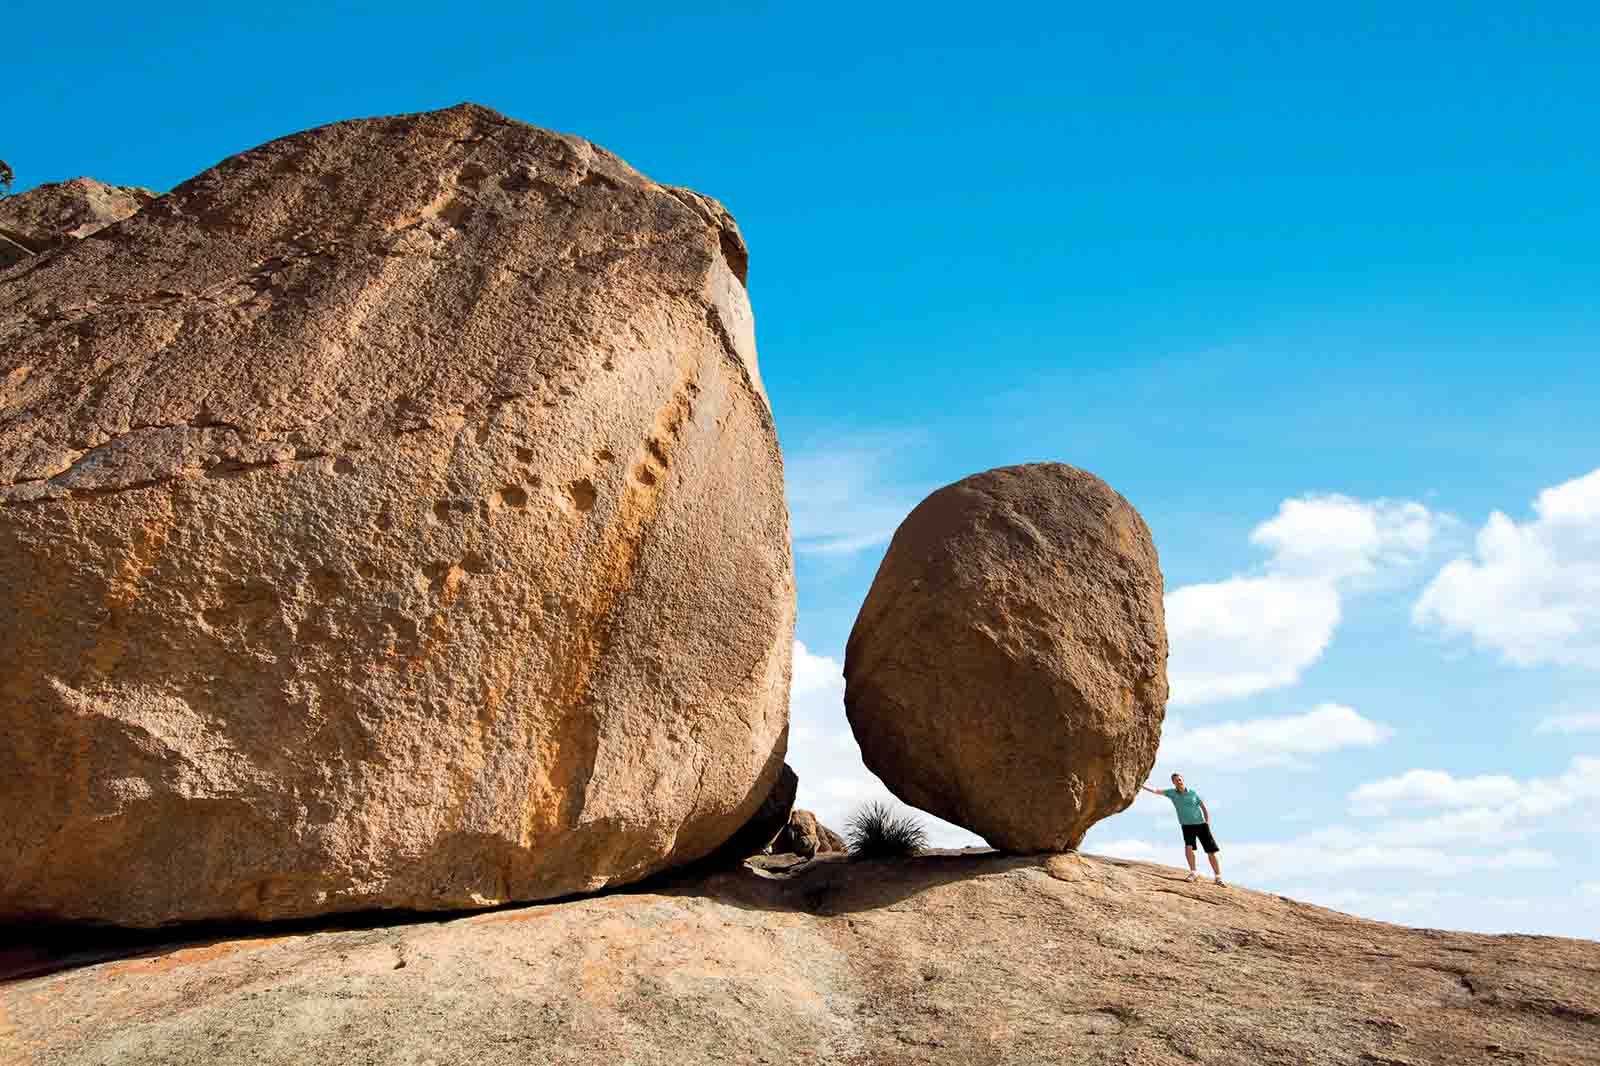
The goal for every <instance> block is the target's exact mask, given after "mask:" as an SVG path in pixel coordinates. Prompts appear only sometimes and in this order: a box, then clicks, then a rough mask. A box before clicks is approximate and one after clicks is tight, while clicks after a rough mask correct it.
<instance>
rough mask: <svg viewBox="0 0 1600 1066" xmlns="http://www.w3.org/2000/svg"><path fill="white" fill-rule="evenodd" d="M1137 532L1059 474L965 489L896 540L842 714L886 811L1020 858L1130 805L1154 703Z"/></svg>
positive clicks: (1148, 606)
mask: <svg viewBox="0 0 1600 1066" xmlns="http://www.w3.org/2000/svg"><path fill="white" fill-rule="evenodd" d="M1166 661H1167V637H1166V627H1165V620H1164V614H1163V606H1162V580H1161V568H1160V565H1159V562H1158V560H1157V557H1156V550H1155V546H1154V544H1153V543H1152V542H1151V539H1150V531H1149V529H1148V528H1147V527H1146V526H1145V524H1144V520H1143V519H1141V518H1140V517H1139V514H1138V512H1136V511H1135V510H1134V509H1133V507H1132V506H1131V505H1129V503H1128V502H1127V501H1126V500H1125V499H1123V498H1122V497H1121V496H1120V495H1118V494H1117V493H1116V492H1114V491H1113V490H1112V489H1111V488H1110V486H1108V485H1106V483H1105V482H1103V481H1101V480H1100V479H1099V478H1097V477H1095V476H1094V475H1092V474H1089V473H1086V472H1085V471H1082V470H1078V469H1076V468H1074V467H1070V466H1065V465H1063V464H1060V463H1037V464H1033V465H1029V466H1010V467H1002V468H1000V469H997V470H991V471H988V472H986V473H982V474H976V475H973V476H972V477H969V478H966V479H964V480H962V481H959V482H957V483H955V484H954V485H950V486H947V487H945V488H943V489H940V490H939V491H938V492H935V493H934V494H933V495H932V496H930V497H928V498H927V499H926V500H924V501H923V502H922V503H921V504H919V505H918V506H917V508H916V509H915V510H914V511H912V512H911V514H910V515H909V516H908V517H907V518H906V520H905V521H904V522H903V523H901V525H900V528H899V529H898V530H897V531H896V532H895V535H894V539H893V541H891V543H890V545H889V550H888V553H887V554H886V555H885V556H884V559H883V562H882V564H881V565H880V566H879V568H878V573H877V576H876V577H875V578H874V579H873V583H872V588H871V591H869V592H868V594H867V599H866V602H865V603H864V604H863V605H862V607H861V612H860V614H859V615H858V616H857V618H856V623H855V627H854V629H853V630H852V631H851V634H850V641H849V645H848V646H847V648H846V651H845V665H844V673H845V686H846V687H845V708H846V711H847V713H848V715H849V719H850V727H851V729H852V730H853V731H854V733H855V737H856V741H857V743H858V744H859V745H860V747H861V753H862V757H863V759H864V760H865V761H866V764H867V766H868V768H870V769H871V770H872V771H873V773H875V774H877V775H878V777H880V778H881V779H882V780H883V782H884V784H885V785H887V786H888V787H889V789H890V791H892V792H893V793H894V794H895V795H896V796H898V797H899V798H900V799H902V800H904V801H905V802H906V803H908V804H910V805H912V806H914V807H918V808H921V809H922V810H925V811H927V812H929V813H930V814H933V815H936V816H937V817H940V818H943V819H945V820H946V821H949V822H954V823H956V824H957V825H961V826H964V827H966V828H967V829H970V830H972V831H973V832H975V833H977V834H978V835H980V836H982V837H983V838H984V839H985V840H987V841H988V842H989V843H990V844H992V845H994V846H995V847H997V848H1000V849H1003V850H1006V851H1012V852H1020V853H1028V852H1040V851H1065V850H1068V849H1071V848H1074V847H1076V846H1077V845H1078V843H1079V842H1080V841H1081V840H1082V839H1083V836H1084V833H1085V832H1087V830H1088V829H1089V827H1090V826H1091V825H1093V824H1094V823H1095V822H1096V821H1098V820H1100V819H1101V818H1104V817H1106V816H1107V815H1110V814H1114V813H1116V812H1117V811H1120V810H1123V809H1124V808H1126V807H1127V806H1128V805H1129V804H1130V803H1132V802H1133V799H1134V797H1135V796H1136V795H1137V794H1138V788H1139V785H1140V784H1141V783H1142V782H1143V781H1144V779H1145V777H1146V775H1147V774H1148V773H1149V772H1150V768H1151V766H1152V765H1153V764H1154V761H1155V754H1156V747H1157V745H1158V743H1159V741H1160V735H1161V721H1162V717H1163V715H1164V711H1165V705H1166V698H1167V678H1166Z"/></svg>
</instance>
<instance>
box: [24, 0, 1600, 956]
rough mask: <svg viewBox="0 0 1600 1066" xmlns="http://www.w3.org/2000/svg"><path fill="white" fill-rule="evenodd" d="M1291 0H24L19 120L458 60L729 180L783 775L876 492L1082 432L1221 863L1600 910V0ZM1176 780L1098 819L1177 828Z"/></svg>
mask: <svg viewBox="0 0 1600 1066" xmlns="http://www.w3.org/2000/svg"><path fill="white" fill-rule="evenodd" d="M1298 6H1303V5H1255V4H1239V5H1232V6H1231V7H1230V9H1229V10H1228V11H1226V12H1215V11H1202V10H1197V9H1195V8H1194V6H1193V5H1162V4H1155V5H1145V6H1141V7H1138V8H1126V7H1124V8H1120V9H1119V8H1116V7H1109V8H1104V9H1103V10H1082V9H1080V10H1074V9H1070V8H1068V9H1063V8H1062V7H1060V6H1059V5H1037V6H1030V5H1012V6H1009V7H1006V8H1004V9H995V10H994V11H993V12H992V13H985V14H983V15H982V17H975V9H973V8H972V7H971V6H970V5H962V6H954V5H942V4H921V5H916V6H910V5H880V6H877V7H875V8H874V7H871V6H868V5H855V6H851V7H838V8H826V7H817V6H813V7H810V8H807V9H806V10H805V11H804V12H803V13H796V12H797V11H798V9H796V8H793V7H779V6H776V5H771V6H765V5H744V6H742V7H741V8H740V9H738V10H731V9H730V10H727V11H717V10H715V9H709V8H708V9H705V10H704V13H702V14H699V15H689V16H678V15H666V14H662V13H660V12H659V11H656V10H653V9H651V8H649V7H645V6H638V7H636V6H634V5H626V4H609V5H608V4H592V5H587V6H584V7H582V8H579V7H576V6H574V7H563V8H561V9H556V8H550V9H548V10H541V9H540V8H539V7H538V6H536V5H503V6H502V5H491V4H473V3H457V4H454V5H450V6H449V7H448V8H440V7H439V6H438V5H419V4H410V3H391V4H388V5H384V6H382V7H381V8H380V7H374V8H371V9H368V10H367V11H364V12H362V11H356V10H354V9H350V8H341V9H340V10H339V11H337V12H330V11H327V10H324V9H323V7H322V5H315V6H313V5H299V4H292V3H291V4H283V5H279V6H277V7H275V8H274V9H272V10H270V11H267V10H262V11H260V12H259V13H254V14H252V13H243V12H239V11H236V10H232V9H228V8H224V7H218V6H216V5H200V6H195V7H193V8H192V9H191V8H188V7H187V6H186V5H182V4H169V5H166V6H164V7H160V8H157V9H141V10H135V9H131V8H127V7H126V6H114V5H103V6H102V10H101V11H99V12H97V13H95V14H94V15H93V17H92V18H89V19H83V18H78V19H71V20H68V19H62V18H61V17H60V16H59V12H58V11H57V10H56V9H55V8H52V7H46V6H45V5H43V4H36V3H24V4H23V6H22V8H21V9H20V12H15V13H13V14H12V15H11V16H10V17H9V18H8V33H9V39H8V44H7V56H8V59H7V64H8V66H7V88H6V104H5V109H4V113H5V117H6V121H5V123H4V126H3V128H0V157H4V158H5V159H7V160H8V161H9V162H10V163H11V164H12V166H13V167H14V168H15V169H16V172H17V177H18V186H17V187H18V188H19V189H22V188H26V187H28V186H31V185H33V184H36V183H39V182H43V181H55V180H61V179H64V178H69V177H74V176H77V175H79V174H89V175H92V176H94V177H98V178H100V179H102V180H106V181H112V182H117V183H127V184H142V185H147V186H151V187H154V188H156V189H166V188H169V187H170V186H172V185H173V184H176V183H177V182H179V181H181V180H183V179H184V178H187V177H188V176H190V175H192V174H194V173H195V172H197V171H199V170H201V169H203V168H205V167H207V166H209V165H211V164H212V163H215V162H216V161H218V160H219V159H221V158H224V157H225V156H227V155H230V154H232V153H234V152H237V151H240V150H243V149H245V148H248V147H251V146H253V145H255V144H257V143H260V142H261V141H264V140H268V139H270V138H272V137H276V136H279V135H282V134H286V133H290V132H293V131H296V130H299V129H303V128H306V127H308V126H313V125H317V124H320V123H323V122H328V121H333V120H337V119H341V118H348V117H354V116H360V115H372V114H385V113H394V112H402V111H413V110H421V109H426V108H432V107H440V106H447V105H450V104H454V103H457V102H460V101H462V100H473V101H477V102H479V103H483V104H487V105H489V106H492V107H495V108H497V109H499V110H501V111H503V112H505V113H507V114H508V115H511V116H513V117H515V118H519V119H523V120H526V121H529V122H533V123H536V124H538V125H543V126H547V127H550V128H554V129H559V130H563V131H567V132H572V133H577V134H580V135H582V136H585V137H588V138H590V139H591V140H594V141H596V142H597V143H600V144H602V145H604V146H606V147H607V148H609V149H611V150H613V151H615V152H617V153H618V154H619V155H621V156H622V157H623V158H625V159H627V160H629V161H630V162H631V163H633V164H634V165H635V166H637V167H639V168H640V169H641V170H643V171H645V172H646V173H648V174H650V175H651V176H652V177H654V178H656V179H657V180H660V181H664V182H672V183H679V184H687V185H690V186H693V187H695V188H697V189H699V190H701V191H703V192H705V193H707V194H709V195H712V196H716V197H718V198H719V199H721V200H723V201H724V202H725V203H726V204H727V205H728V207H729V208H730V209H731V210H732V211H733V212H734V214H735V216H736V217H737V218H738V220H739V223H740V225H741V226H742V228H743V229H744V231H745V234H746V236H747V238H748V239H749V242H750V245H751V248H752V259H751V275H750V284H751V297H752V300H753V302H754V305H755V308H756V314H757V321H758V340H759V344H760V349H761V360H762V365H763V374H764V376H765V379H766V383H767V386H768V389H769V391H770V394H771V396H772V400H773V403H774V406H775V408H776V411H777V416H778V422H779V428H780V432H781V434H782V440H783V445H784V449H785V455H786V457H787V464H788V472H789V479H790V495H791V505H792V510H793V515H794V523H795V533H796V545H797V562H798V569H799V579H800V582H799V588H800V592H799V596H800V613H799V626H798V634H797V635H798V637H799V639H800V641H801V642H802V644H803V647H804V654H803V655H802V656H801V657H800V666H801V669H800V670H799V671H798V672H797V677H799V679H800V680H799V682H798V683H797V689H796V694H795V700H794V715H795V724H796V740H795V744H794V753H793V759H792V761H794V762H795V763H796V765H797V768H798V769H799V770H800V772H801V774H802V786H801V788H802V802H803V803H808V804H810V805H812V806H814V807H816V808H817V809H818V810H819V811H821V812H822V813H823V814H824V815H825V817H828V818H830V819H834V820H837V819H838V818H839V817H840V816H841V815H842V814H843V813H844V812H845V811H846V810H847V809H848V807H849V806H850V805H851V804H853V803H854V802H856V801H857V800H859V799H860V798H862V797H864V796H866V795H869V794H870V793H871V792H872V789H873V788H874V781H873V780H872V779H871V778H870V776H869V775H867V774H866V772H865V771H864V770H863V769H862V768H861V767H860V765H859V759H858V757H857V753H856V752H855V750H854V748H853V745H852V744H851V742H850V740H849V737H848V730H847V727H846V725H845V723H844V718H843V714H842V711H841V710H840V708H839V706H838V693H837V681H836V673H835V672H836V670H837V661H838V660H839V659H840V658H841V657H842V653H843V647H844V642H845V639H846V637H847V635H848V633H849V629H850V625H851V623H852V621H853V620H854V615H855V610H856V608H857V606H858V605H859V604H860V602H861V599H862V597H863V596H864V595H865V592H866V589H867V587H868V585H869V584H870V581H871V578H872V574H873V572H874V569H875V567H876V565H877V562H878V560H879V558H880V557H881V554H882V550H883V546H884V543H885V541H886V539H887V536H888V534H889V533H890V532H892V530H893V528H894V526H895V524H896V523H897V522H898V521H899V519H900V518H901V517H903V515H904V514H905V512H906V511H907V510H908V509H909V508H910V507H911V506H912V505H914V504H915V503H916V502H917V501H918V500H919V499H920V498H921V497H922V496H923V495H925V494H926V493H927V492H928V491H930V490H932V489H933V488H936V487H938V486H939V485H942V484H945V483H947V482H949V481H952V480H955V479H957V478H959V477H961V476H964V475H966V474H968V473H972V472H974V471H977V470H981V469H985V468H988V467H991V466H996V465H1001V464H1004V463H1012V462H1022V461H1030V460H1040V459H1053V460H1061V461H1065V462H1069V463H1073V464H1075V465H1078V466H1082V467H1084V468H1086V469H1089V470H1092V471H1094V472H1095V473H1097V474H1099V475H1101V476H1102V477H1104V478H1105V479H1106V480H1107V481H1109V482H1110V483H1111V484H1112V485H1113V486H1114V487H1116V488H1117V489H1118V490H1120V491H1121V492H1122V493H1123V494H1124V495H1125V496H1127V497H1128V499H1129V500H1130V501H1131V502H1132V503H1133V504H1134V505H1135V506H1136V507H1138V508H1139V509H1140V511H1141V512H1142V513H1143V514H1144V516H1145V518H1146V519H1147V521H1148V522H1149V523H1150V525H1151V528H1152V530H1153V531H1154V534H1155V538H1156V543H1157V546H1158V548H1159V550H1160V552H1161V558H1162V565H1163V569H1164V571H1165V574H1166V579H1167V586H1168V591H1169V594H1170V595H1171V597H1172V599H1170V600H1169V621H1170V622H1171V624H1172V630H1173V655H1174V659H1173V673H1174V700H1173V705H1172V707H1171V709H1170V714H1171V718H1172V721H1173V722H1174V723H1175V724H1174V725H1173V726H1172V727H1171V728H1169V730H1168V734H1167V737H1166V743H1165V746H1164V748H1163V755H1162V758H1163V765H1165V764H1166V763H1171V764H1173V765H1177V766H1181V767H1182V768H1183V769H1184V770H1185V772H1186V774H1187V775H1188V778H1189V780H1190V782H1191V783H1192V784H1194V785H1195V786H1196V787H1197V788H1199V789H1200V791H1201V792H1202V793H1203V794H1204V795H1205V796H1206V797H1207V799H1208V801H1209V803H1210V805H1211V807H1212V809H1213V811H1214V813H1215V815H1216V818H1217V830H1218V836H1219V837H1220V838H1221V839H1222V842H1223V844H1224V845H1225V853H1224V855H1225V859H1226V861H1227V863H1228V869H1229V871H1230V873H1232V874H1233V875H1234V876H1235V877H1236V879H1237V880H1238V881H1239V882H1240V883H1243V884H1248V885H1253V886H1258V887H1264V888H1269V889H1272V890H1276V891H1281V892H1284V893H1286V894H1290V895H1294V896H1298V897H1301V898H1308V899H1312V900H1316V901H1319V902H1326V903H1329V904H1332V905H1335V906H1339V907H1342V908H1344V909H1347V910H1351V911H1354V912H1356V913H1360V914H1367V915H1372V916H1376V917H1384V918H1391V919H1394V920H1399V921H1405V922H1408V923H1411V924H1430V925H1443V926H1452V927H1461V928H1473V929H1483V930H1490V931H1498V930H1513V929H1514V930H1528V931H1541V932H1555V933H1564V934H1572V935H1584V936H1591V937H1594V936H1600V861H1597V860H1596V859H1595V858H1594V856H1595V855H1596V854H1600V833H1597V827H1600V819H1597V818H1596V816H1595V810H1596V806H1597V803H1600V762H1592V763H1591V762H1585V761H1583V760H1585V759H1595V760H1600V683H1597V682H1600V614H1597V610H1600V608H1597V607H1596V604H1600V477H1595V478H1592V479H1590V480H1587V481H1586V480H1582V479H1584V478H1585V476H1586V475H1590V474H1591V472H1593V471H1596V470H1597V469H1600V429H1597V425H1600V415H1597V412H1600V373H1597V372H1596V370H1595V362H1596V357H1597V355H1600V300H1597V299H1596V285H1597V282H1600V200H1597V198H1596V197H1595V196H1594V190H1595V188H1596V187H1597V179H1600V159H1597V149H1596V143H1597V142H1596V140H1595V138H1594V137H1592V136H1591V135H1590V131H1591V130H1592V127H1593V117H1594V114H1595V111H1596V107H1597V105H1600V74H1597V73H1596V70H1597V67H1596V64H1595V63H1594V56H1595V55H1597V54H1600V14H1597V13H1596V12H1595V9H1594V8H1593V7H1592V5H1579V4H1571V5H1565V4H1559V3H1550V4H1541V5H1537V7H1538V12H1537V13H1528V12H1525V11H1516V10H1509V9H1508V5H1500V4H1495V5H1490V4H1474V3H1451V4H1438V5H1431V4H1409V5H1404V11H1403V12H1398V13H1397V11H1396V10H1395V9H1394V5H1375V4H1374V5H1365V4H1346V5H1339V6H1338V8H1337V9H1329V13H1326V14H1317V13H1307V12H1304V11H1300V10H1296V7H1298ZM1559 486H1566V488H1560V489H1558V487H1559ZM1547 490H1555V491H1552V492H1550V493H1549V494H1548V495H1546V496H1543V497H1541V495H1540V494H1541V493H1545V492H1547ZM1541 502H1542V506H1543V510H1542V511H1541V510H1539V509H1537V505H1539V504H1541ZM1494 515H1500V516H1501V517H1499V518H1494V517H1492V516H1494ZM841 731H843V732H841ZM1154 803H1155V806H1154V807H1153V808H1147V807H1146V805H1145V804H1143V803H1141V804H1140V805H1137V806H1136V807H1135V808H1133V809H1132V810H1130V811H1129V812H1126V813H1124V814H1123V815H1120V816H1118V817H1116V818H1113V819H1110V820H1108V821H1107V822H1105V823H1102V824H1101V825H1100V826H1097V827H1096V828H1095V830H1094V831H1093V832H1092V833H1091V836H1090V840H1089V843H1088V847H1089V848H1090V849H1091V850H1093V849H1095V848H1097V847H1098V848H1100V849H1101V850H1105V851H1115V852H1119V853H1122V854H1128V855H1132V856H1135V857H1151V858H1155V859H1158V860H1160V861H1166V862H1178V861H1181V853H1180V851H1179V848H1178V846H1177V833H1176V829H1175V826H1174V824H1173V819H1172V816H1171V813H1170V811H1168V810H1166V809H1165V808H1164V807H1163V806H1162V801H1154ZM940 833H941V834H942V835H941V839H945V840H949V841H956V840H959V839H960V837H959V836H958V835H957V834H954V833H953V832H951V831H948V830H944V829H941V830H940Z"/></svg>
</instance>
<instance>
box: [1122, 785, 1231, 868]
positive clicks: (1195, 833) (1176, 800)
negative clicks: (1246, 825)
mask: <svg viewBox="0 0 1600 1066" xmlns="http://www.w3.org/2000/svg"><path fill="white" fill-rule="evenodd" d="M1139 787H1140V788H1143V789H1144V790H1145V791H1146V792H1148V793H1150V794H1151V795H1152V796H1165V797H1167V799H1169V800H1171V801H1172V805H1173V806H1174V807H1175V808H1177V811H1178V824H1179V825H1180V826H1182V827H1183V857H1184V858H1186V859H1188V860H1189V877H1188V880H1190V881H1193V880H1194V879H1195V878H1196V876H1197V875H1196V873H1195V868H1194V843H1195V841H1196V840H1198V841H1199V842H1200V846H1201V847H1203V848H1205V849H1206V858H1207V859H1208V860H1209V861H1210V862H1211V872H1212V873H1214V874H1216V875H1217V884H1219V885H1220V884H1222V866H1221V865H1220V864H1219V863H1218V862H1217V852H1218V851H1219V850H1221V849H1219V848H1218V847H1217V841H1216V838H1215V837H1213V836H1212V835H1211V812H1210V811H1209V810H1207V809H1206V801H1205V800H1203V799H1201V798H1200V793H1198V792H1196V791H1195V790H1194V789H1192V788H1184V787H1183V775H1182V774H1173V775H1172V787H1171V788H1159V789H1158V788H1148V787H1146V786H1144V785H1140V786H1139Z"/></svg>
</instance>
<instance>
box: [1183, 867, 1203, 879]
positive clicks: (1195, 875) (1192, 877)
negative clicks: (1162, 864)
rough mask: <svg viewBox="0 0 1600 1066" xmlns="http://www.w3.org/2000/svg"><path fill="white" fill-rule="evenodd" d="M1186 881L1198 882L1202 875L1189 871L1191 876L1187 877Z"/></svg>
mask: <svg viewBox="0 0 1600 1066" xmlns="http://www.w3.org/2000/svg"><path fill="white" fill-rule="evenodd" d="M1184 880H1185V881H1198V880H1200V875H1199V874H1197V873H1195V872H1194V871H1193V870H1191V871H1189V876H1188V877H1185V878H1184Z"/></svg>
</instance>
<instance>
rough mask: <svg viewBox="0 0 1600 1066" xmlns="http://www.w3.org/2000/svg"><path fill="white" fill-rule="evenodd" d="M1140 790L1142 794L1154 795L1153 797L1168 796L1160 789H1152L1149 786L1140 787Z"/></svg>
mask: <svg viewBox="0 0 1600 1066" xmlns="http://www.w3.org/2000/svg"><path fill="white" fill-rule="evenodd" d="M1139 789H1140V791H1142V792H1148V793H1150V795H1152V796H1165V795H1166V793H1165V792H1163V791H1161V790H1160V789H1159V788H1151V787H1150V786H1149V785H1140V786H1139Z"/></svg>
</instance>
